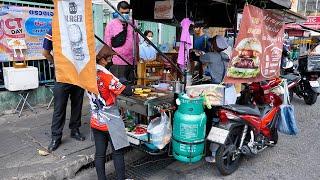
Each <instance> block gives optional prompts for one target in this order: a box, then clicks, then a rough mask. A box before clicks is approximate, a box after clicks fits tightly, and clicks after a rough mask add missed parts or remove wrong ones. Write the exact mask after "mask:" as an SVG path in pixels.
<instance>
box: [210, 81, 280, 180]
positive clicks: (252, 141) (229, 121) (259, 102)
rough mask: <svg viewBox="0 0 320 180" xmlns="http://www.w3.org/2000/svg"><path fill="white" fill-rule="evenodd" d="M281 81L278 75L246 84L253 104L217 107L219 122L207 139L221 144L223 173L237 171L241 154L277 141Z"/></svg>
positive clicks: (245, 93)
mask: <svg viewBox="0 0 320 180" xmlns="http://www.w3.org/2000/svg"><path fill="white" fill-rule="evenodd" d="M281 82H282V80H281V79H279V78H277V79H273V80H270V81H268V82H265V83H262V82H259V83H252V84H250V85H247V86H246V88H245V89H244V90H243V91H242V96H246V97H250V98H249V101H248V103H249V102H250V103H251V104H247V105H227V106H223V107H221V109H220V110H219V111H218V117H219V119H220V123H219V125H217V126H215V127H212V129H211V131H210V133H209V135H208V137H207V139H208V140H209V141H211V142H213V143H217V144H219V145H220V146H219V148H218V150H217V151H216V156H215V159H216V166H217V168H218V170H219V171H220V173H221V174H222V175H229V174H232V173H233V172H234V171H236V170H237V168H238V167H239V162H240V157H241V156H242V155H250V156H251V155H255V154H257V153H258V152H260V151H262V150H264V149H265V148H267V147H268V146H274V145H275V144H276V143H277V141H278V132H277V129H276V121H277V118H278V115H279V110H280V107H279V106H280V105H281V104H282V99H281V97H280V96H279V95H278V94H281V92H282V91H281V87H280V84H281ZM279 92H280V93H279Z"/></svg>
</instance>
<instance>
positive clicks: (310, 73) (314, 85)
mask: <svg viewBox="0 0 320 180" xmlns="http://www.w3.org/2000/svg"><path fill="white" fill-rule="evenodd" d="M298 62H299V63H298V66H295V65H294V63H293V61H292V60H289V59H287V60H286V61H285V63H284V65H283V66H281V70H282V75H281V77H282V78H285V79H287V80H288V88H289V93H290V100H292V98H293V94H294V93H295V94H296V95H297V96H298V97H299V98H303V99H304V101H305V103H306V104H308V105H313V104H314V103H316V102H317V98H318V95H319V94H320V84H319V82H318V79H319V76H320V55H314V56H302V57H300V58H299V61H298Z"/></svg>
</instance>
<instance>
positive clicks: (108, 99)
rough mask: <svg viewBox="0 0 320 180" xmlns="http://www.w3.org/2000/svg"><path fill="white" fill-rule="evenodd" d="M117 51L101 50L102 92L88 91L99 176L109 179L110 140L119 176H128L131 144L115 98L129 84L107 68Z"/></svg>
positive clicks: (99, 73)
mask: <svg viewBox="0 0 320 180" xmlns="http://www.w3.org/2000/svg"><path fill="white" fill-rule="evenodd" d="M113 54H114V52H113V51H112V50H111V48H110V47H108V46H104V47H103V48H102V49H101V50H100V52H99V53H98V55H97V60H96V61H97V86H98V90H99V94H98V95H95V94H93V93H90V92H87V95H88V97H89V99H90V105H91V120H90V126H91V128H92V132H93V136H94V141H95V147H96V148H95V149H96V152H95V161H94V163H95V167H96V172H97V176H98V180H105V179H106V172H105V163H106V150H107V147H108V143H109V142H110V144H111V149H112V160H113V164H114V167H115V171H116V177H117V180H124V179H125V163H124V152H123V148H124V147H127V146H129V142H128V139H127V135H126V131H125V126H124V123H123V121H122V119H121V117H120V114H119V110H118V107H117V106H116V102H115V99H116V97H117V96H118V95H119V94H121V93H122V92H123V90H124V89H125V86H124V85H122V84H121V83H120V82H119V80H118V78H116V77H115V76H114V75H113V74H111V73H110V72H109V71H108V70H107V69H106V68H105V66H106V65H107V64H108V63H109V62H110V61H111V58H112V55H113Z"/></svg>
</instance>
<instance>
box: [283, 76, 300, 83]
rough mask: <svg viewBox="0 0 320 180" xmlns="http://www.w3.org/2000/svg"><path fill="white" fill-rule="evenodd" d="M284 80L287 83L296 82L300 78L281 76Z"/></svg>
mask: <svg viewBox="0 0 320 180" xmlns="http://www.w3.org/2000/svg"><path fill="white" fill-rule="evenodd" d="M281 77H282V78H284V79H287V81H288V83H290V82H294V81H297V80H298V79H299V78H300V77H299V76H298V75H295V74H286V75H282V76H281Z"/></svg>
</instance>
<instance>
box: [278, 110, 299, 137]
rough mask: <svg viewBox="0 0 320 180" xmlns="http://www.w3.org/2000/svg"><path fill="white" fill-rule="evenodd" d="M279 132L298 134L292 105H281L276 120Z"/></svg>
mask: <svg viewBox="0 0 320 180" xmlns="http://www.w3.org/2000/svg"><path fill="white" fill-rule="evenodd" d="M277 129H278V131H279V132H281V133H283V134H288V135H296V134H298V131H299V130H298V127H297V123H296V119H295V117H294V108H293V106H292V105H281V106H280V115H279V119H278V122H277Z"/></svg>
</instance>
